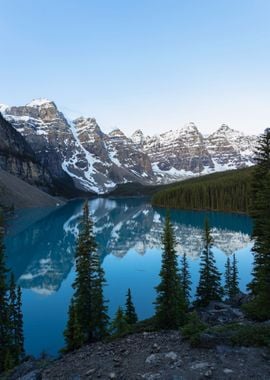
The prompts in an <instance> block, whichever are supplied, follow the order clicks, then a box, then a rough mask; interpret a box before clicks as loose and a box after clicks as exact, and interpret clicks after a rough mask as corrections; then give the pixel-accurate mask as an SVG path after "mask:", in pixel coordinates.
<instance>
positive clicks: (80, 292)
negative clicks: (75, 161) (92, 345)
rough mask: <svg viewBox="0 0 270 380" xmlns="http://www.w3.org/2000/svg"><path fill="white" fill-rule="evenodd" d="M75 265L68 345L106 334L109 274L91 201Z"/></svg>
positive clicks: (85, 213)
mask: <svg viewBox="0 0 270 380" xmlns="http://www.w3.org/2000/svg"><path fill="white" fill-rule="evenodd" d="M75 267H76V278H75V281H74V283H73V288H74V296H73V299H72V303H71V306H70V309H69V320H68V323H67V328H66V330H65V337H66V343H67V347H66V349H68V347H70V348H71V347H77V346H78V344H84V343H89V342H92V341H95V340H99V339H101V338H102V337H104V336H105V334H106V330H107V324H108V316H107V307H106V305H105V302H104V298H103V285H104V284H105V277H104V271H103V269H102V268H101V264H100V257H99V254H98V252H97V244H96V241H95V238H94V234H93V224H92V221H91V218H90V216H89V208H88V202H85V204H84V209H83V217H82V227H81V229H80V233H79V237H78V241H77V246H76V254H75ZM74 323H75V325H74ZM69 329H71V330H70V331H69ZM74 331H77V333H78V334H79V335H78V337H77V336H75V335H74ZM72 339H74V341H73V342H72ZM71 349H72V348H71Z"/></svg>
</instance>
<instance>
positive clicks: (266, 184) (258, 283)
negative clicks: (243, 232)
mask: <svg viewBox="0 0 270 380" xmlns="http://www.w3.org/2000/svg"><path fill="white" fill-rule="evenodd" d="M255 158H256V164H257V165H256V166H255V168H254V172H253V181H252V199H251V215H252V217H253V222H254V229H253V239H254V246H253V254H254V264H253V280H252V282H251V283H250V284H249V286H248V288H249V289H250V290H251V292H252V294H253V296H254V299H253V301H251V302H250V304H249V305H247V306H246V309H247V311H248V312H249V314H250V315H251V316H253V317H254V318H256V319H259V320H266V319H269V318H270V296H269V294H270V128H268V129H266V130H265V132H264V134H263V135H262V136H261V138H260V141H259V145H258V147H257V149H256V156H255Z"/></svg>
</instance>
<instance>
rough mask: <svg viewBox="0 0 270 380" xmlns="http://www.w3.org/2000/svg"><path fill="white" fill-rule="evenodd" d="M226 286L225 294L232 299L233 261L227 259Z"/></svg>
mask: <svg viewBox="0 0 270 380" xmlns="http://www.w3.org/2000/svg"><path fill="white" fill-rule="evenodd" d="M224 277H225V285H224V294H225V295H226V296H227V297H228V298H230V294H231V282H232V268H231V259H230V258H229V257H227V260H226V263H225V273H224Z"/></svg>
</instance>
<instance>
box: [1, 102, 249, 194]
mask: <svg viewBox="0 0 270 380" xmlns="http://www.w3.org/2000/svg"><path fill="white" fill-rule="evenodd" d="M0 111H1V112H2V113H3V115H4V117H5V119H6V120H8V121H9V122H10V123H11V124H12V126H13V127H14V128H15V129H16V130H17V131H18V132H19V133H20V134H21V135H22V136H23V137H24V138H25V140H26V141H27V143H28V144H29V146H30V147H31V149H32V151H33V152H34V154H35V156H36V158H37V160H38V162H39V164H40V165H41V166H42V167H43V168H45V169H46V170H48V171H49V172H50V173H51V174H52V177H53V178H54V179H57V180H58V181H61V182H62V183H65V181H68V180H69V181H71V180H72V182H73V184H74V185H75V187H76V188H77V189H79V190H82V191H88V192H95V193H107V192H109V191H110V190H112V189H113V188H115V187H116V186H117V184H120V183H126V182H139V183H142V184H146V185H147V184H155V183H168V182H173V181H175V180H181V179H185V178H187V177H191V176H195V175H199V174H207V173H211V172H214V171H222V170H228V169H236V168H240V167H244V166H250V165H252V164H253V149H254V146H255V144H256V137H255V136H245V135H244V134H242V133H240V132H236V131H234V130H232V129H230V128H229V127H228V126H226V125H222V126H221V128H219V129H218V130H217V131H216V132H215V133H213V134H212V135H210V136H208V137H204V136H203V135H202V134H201V133H200V132H199V130H198V129H197V127H196V126H195V124H193V123H190V124H188V125H186V126H185V127H184V128H182V129H178V130H175V131H169V132H166V133H163V134H160V135H155V136H152V137H150V136H144V135H143V133H142V131H140V130H137V131H136V132H135V133H134V134H133V135H132V136H131V137H130V138H128V137H127V136H125V135H124V133H123V132H122V131H120V130H119V129H116V130H114V131H112V132H111V133H109V134H105V133H103V132H102V130H101V129H100V127H99V125H98V124H97V122H96V120H95V119H94V118H84V117H80V118H78V119H76V120H74V121H68V120H67V119H66V118H65V117H64V115H63V114H62V113H61V112H60V111H59V110H58V109H57V107H56V105H55V103H54V102H52V101H49V100H47V99H38V100H34V101H32V102H31V103H29V104H27V105H25V106H20V107H8V106H4V105H0ZM45 169H44V170H45Z"/></svg>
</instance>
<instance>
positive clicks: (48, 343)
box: [6, 198, 252, 356]
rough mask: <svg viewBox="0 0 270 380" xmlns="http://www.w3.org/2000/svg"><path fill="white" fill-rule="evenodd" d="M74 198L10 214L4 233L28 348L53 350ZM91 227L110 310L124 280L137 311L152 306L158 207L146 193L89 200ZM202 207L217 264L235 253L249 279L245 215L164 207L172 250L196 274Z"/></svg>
mask: <svg viewBox="0 0 270 380" xmlns="http://www.w3.org/2000/svg"><path fill="white" fill-rule="evenodd" d="M82 206H83V203H82V202H81V201H74V202H70V203H69V204H67V205H66V206H63V207H61V208H51V209H48V208H46V209H33V210H21V211H20V212H19V213H17V215H16V217H14V219H13V220H11V221H10V222H9V227H8V235H7V238H6V251H7V257H8V265H9V267H10V268H11V269H12V270H13V272H14V274H15V276H16V280H17V283H18V284H20V286H21V287H22V289H23V313H24V328H25V345H26V350H27V352H28V353H29V354H33V355H36V356H38V355H40V353H41V352H42V351H45V352H47V353H49V354H51V355H55V354H57V352H58V350H59V349H60V348H61V347H63V336H62V332H63V329H64V327H65V324H66V317H67V310H68V305H69V301H70V298H71V296H72V287H71V285H72V282H73V280H74V266H73V264H74V248H75V239H76V236H77V235H78V222H79V219H80V216H81V215H82ZM90 210H91V215H92V217H93V220H94V223H95V234H96V239H97V242H98V245H99V250H100V254H101V258H102V265H103V268H104V270H105V274H106V279H107V286H106V287H105V296H106V298H107V299H108V300H109V302H108V306H109V313H110V315H113V314H114V313H115V311H116V309H117V307H118V306H119V305H123V304H124V302H125V294H126V291H127V289H128V288H129V287H130V288H131V290H132V293H133V298H134V303H135V305H136V309H137V312H138V315H139V318H141V319H143V318H147V317H150V316H151V315H152V314H153V310H154V309H153V304H152V303H153V301H154V299H155V291H154V287H155V286H156V285H157V284H158V281H159V277H158V273H159V270H160V262H161V249H160V236H161V233H162V229H163V224H164V218H165V211H164V210H162V209H154V208H152V207H151V205H150V204H149V202H148V201H147V200H145V199H136V198H132V199H119V200H110V199H102V198H98V199H95V200H92V201H90ZM206 215H208V217H209V219H210V223H211V226H212V227H213V237H214V239H215V245H214V252H215V256H216V260H217V265H218V267H219V269H220V271H222V272H223V271H224V263H225V260H226V257H227V256H228V255H231V254H232V253H234V252H235V253H236V255H237V259H238V261H239V272H240V278H241V281H240V286H241V289H242V290H243V291H244V290H245V287H246V284H247V283H248V282H249V281H250V271H251V266H252V254H251V247H252V242H251V240H250V234H251V230H252V223H251V219H250V218H249V217H247V216H244V215H236V214H224V213H209V212H208V213H205V212H193V211H176V210H172V211H171V218H172V222H173V225H174V228H175V233H176V237H177V251H178V253H179V257H180V256H181V255H182V254H183V252H186V253H187V255H188V258H189V264H190V270H191V274H192V281H193V294H194V290H195V287H196V285H197V282H198V268H199V255H200V252H201V249H202V239H201V236H202V227H203V223H204V219H205V217H206Z"/></svg>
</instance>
